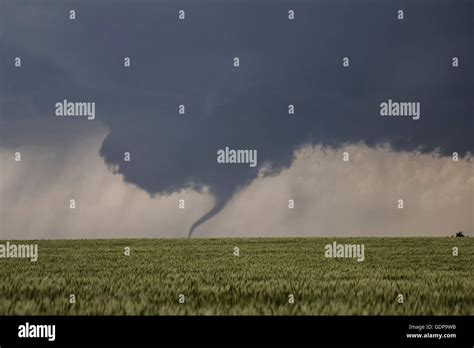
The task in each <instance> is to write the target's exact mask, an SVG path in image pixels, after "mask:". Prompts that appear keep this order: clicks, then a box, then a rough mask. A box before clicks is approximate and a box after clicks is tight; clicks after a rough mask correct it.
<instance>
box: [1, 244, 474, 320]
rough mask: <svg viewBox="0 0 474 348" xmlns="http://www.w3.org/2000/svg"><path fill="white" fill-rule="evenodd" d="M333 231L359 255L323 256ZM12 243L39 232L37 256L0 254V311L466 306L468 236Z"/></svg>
mask: <svg viewBox="0 0 474 348" xmlns="http://www.w3.org/2000/svg"><path fill="white" fill-rule="evenodd" d="M334 240H336V241H337V243H348V244H353V243H359V244H364V245H365V261H364V262H357V261H356V259H347V258H346V259H341V258H340V259H329V258H325V257H324V246H325V245H326V244H330V243H332V242H333V241H334ZM0 243H5V242H0ZM11 243H19V244H20V243H38V245H39V246H38V249H39V259H38V261H37V262H36V263H34V262H31V261H30V260H29V259H4V258H3V259H0V314H1V315H5V314H7V315H12V314H13V315H25V314H26V315H50V314H52V315H56V314H58V315H59V314H65V315H93V314H97V315H184V314H192V315H195V314H204V315H241V314H246V315H262V314H263V315H366V314H375V315H379V314H383V315H466V314H467V315H473V314H474V267H473V264H474V263H473V260H474V238H292V239H287V238H265V239H191V240H185V239H180V240H172V239H147V240H145V239H139V240H138V239H137V240H74V241H66V240H58V241H27V242H26V241H19V242H13V241H11ZM236 246H237V247H239V248H240V256H238V257H237V256H234V254H233V248H234V247H236ZM454 246H456V247H458V248H459V256H457V257H454V256H453V255H452V248H453V247H454ZM125 247H130V249H131V255H130V256H125V255H124V248H125ZM399 293H401V294H403V296H404V303H403V304H399V303H398V302H397V295H398V294H399ZM70 294H75V296H76V303H75V304H71V303H70V302H69V296H70ZM179 294H184V295H185V303H184V304H182V303H180V302H179V301H178V299H179ZM289 294H294V297H295V303H294V304H291V303H289V302H288V295H289Z"/></svg>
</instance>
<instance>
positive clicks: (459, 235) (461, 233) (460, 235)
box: [456, 231, 465, 237]
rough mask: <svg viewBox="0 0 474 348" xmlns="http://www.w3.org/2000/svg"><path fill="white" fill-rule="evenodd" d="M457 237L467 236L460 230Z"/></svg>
mask: <svg viewBox="0 0 474 348" xmlns="http://www.w3.org/2000/svg"><path fill="white" fill-rule="evenodd" d="M456 237H465V236H464V233H463V232H462V231H459V232H458V233H456Z"/></svg>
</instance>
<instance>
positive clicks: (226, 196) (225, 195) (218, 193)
mask: <svg viewBox="0 0 474 348" xmlns="http://www.w3.org/2000/svg"><path fill="white" fill-rule="evenodd" d="M213 193H214V206H213V207H212V208H211V210H209V211H208V212H207V213H205V214H204V215H203V216H201V217H200V218H199V219H197V220H196V221H195V222H194V223H193V224H192V225H191V227H190V228H189V234H188V238H191V236H192V234H193V232H194V230H195V229H196V228H197V227H199V226H200V225H202V224H203V223H204V222H206V221H207V220H209V219H211V218H212V217H214V216H215V215H216V214H218V213H219V212H220V211H221V210H222V209H223V208H224V207H225V206H226V205H227V203H228V202H229V201H230V199H231V198H232V196H233V194H234V190H230V189H220V190H214V192H213Z"/></svg>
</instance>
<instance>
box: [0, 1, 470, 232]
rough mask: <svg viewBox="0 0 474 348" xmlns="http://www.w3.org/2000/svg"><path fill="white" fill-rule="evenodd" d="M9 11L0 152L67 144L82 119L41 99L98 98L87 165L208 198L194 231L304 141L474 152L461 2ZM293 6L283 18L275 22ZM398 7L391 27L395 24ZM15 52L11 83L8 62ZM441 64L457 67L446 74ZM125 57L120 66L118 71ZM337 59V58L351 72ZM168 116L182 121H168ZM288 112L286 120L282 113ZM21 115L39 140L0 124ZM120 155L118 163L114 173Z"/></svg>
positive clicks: (153, 188)
mask: <svg viewBox="0 0 474 348" xmlns="http://www.w3.org/2000/svg"><path fill="white" fill-rule="evenodd" d="M41 6H42V9H43V12H42V13H47V14H48V16H49V17H50V18H49V20H48V21H45V22H44V23H43V21H42V19H41V16H37V15H32V14H31V12H28V11H32V7H41ZM6 7H7V10H8V11H11V16H6V18H2V19H4V20H5V22H4V23H5V24H3V25H2V28H3V29H2V30H5V32H6V35H4V38H5V40H4V42H3V44H2V68H1V69H2V70H1V73H2V76H3V77H5V80H6V82H7V83H6V84H5V86H4V88H6V91H5V93H2V110H3V111H2V115H1V116H2V118H1V122H2V127H1V129H0V136H1V138H3V140H2V143H1V145H2V146H15V145H19V144H18V143H19V142H21V143H24V142H28V141H32V140H28V139H37V138H41V137H44V138H46V139H51V138H50V136H51V134H52V133H54V134H65V137H66V138H67V137H68V136H74V135H75V134H77V133H76V131H77V128H76V127H85V126H84V124H85V123H84V122H87V121H84V120H80V121H76V120H74V121H72V122H69V121H67V122H65V121H64V120H57V119H56V118H54V114H53V109H52V107H53V105H54V102H56V101H58V100H62V99H64V98H67V99H70V100H78V101H84V100H85V101H95V102H96V104H97V111H96V112H97V119H98V120H100V121H101V122H103V123H105V124H106V125H107V126H108V128H109V130H110V133H109V135H108V136H107V138H106V139H105V140H104V143H103V145H102V147H101V149H100V155H101V156H102V157H103V158H104V160H105V161H106V163H108V164H109V165H110V166H111V168H113V170H114V171H116V172H118V173H121V174H123V176H124V178H125V180H126V181H128V182H131V183H134V184H136V185H138V186H139V187H141V188H143V189H144V190H146V191H147V192H149V193H150V194H151V195H166V194H171V193H173V192H177V191H180V190H183V189H188V188H191V189H196V190H198V191H200V190H203V189H204V188H208V189H209V191H210V192H211V193H212V194H213V195H214V197H215V200H216V203H215V207H214V208H213V209H212V210H211V211H210V212H209V213H208V214H206V215H205V216H204V217H203V218H202V219H200V220H198V221H197V222H196V224H194V225H193V228H194V227H196V226H197V225H198V224H199V223H201V222H203V221H205V220H206V219H208V218H210V217H212V216H213V215H214V214H215V213H218V212H219V211H220V210H221V209H222V207H224V206H225V204H226V203H227V202H228V201H229V199H230V198H231V197H232V196H233V195H234V193H235V192H236V191H237V190H239V189H240V188H242V187H245V186H247V185H248V184H249V183H250V182H251V181H252V180H253V179H254V178H255V177H256V176H257V175H258V171H259V167H260V168H262V166H265V167H266V168H267V170H266V175H272V174H276V173H278V172H279V171H280V170H281V169H283V168H287V167H289V166H290V165H291V163H292V161H293V156H294V151H295V150H296V149H298V148H299V147H301V146H303V145H305V144H322V145H324V146H329V147H336V148H337V147H339V146H341V145H344V144H350V143H358V142H363V143H365V144H367V145H369V146H376V145H378V144H381V143H385V142H388V143H389V144H391V147H392V148H393V149H394V150H396V151H413V150H419V151H421V152H437V153H439V154H441V155H448V154H451V153H452V152H453V151H456V152H458V153H459V154H460V155H461V156H464V155H466V154H467V153H469V152H472V150H473V148H474V137H473V136H472V133H473V112H472V107H473V105H472V99H473V98H472V96H473V76H474V71H473V69H472V65H470V64H471V63H470V62H472V61H473V56H472V50H471V51H470V49H471V46H470V45H472V43H471V42H469V40H470V39H472V38H471V37H470V34H471V33H472V22H471V18H470V12H469V11H470V10H471V9H472V4H470V3H469V2H468V1H458V2H456V4H453V3H452V2H449V1H429V2H428V1H406V2H400V1H397V2H395V1H386V2H383V3H380V2H375V1H359V2H353V1H327V2H319V1H318V2H302V3H298V4H296V3H294V2H292V1H291V2H290V1H285V2H283V1H280V2H269V1H251V2H250V1H225V2H217V1H212V2H210V1H202V2H199V3H195V2H169V3H158V2H156V3H151V2H131V1H127V2H123V1H120V2H117V1H113V2H100V3H99V2H96V3H93V2H71V3H63V2H56V1H55V2H47V3H45V4H44V5H41V4H35V5H31V4H29V5H28V6H22V5H21V3H18V5H17V3H16V2H14V1H7V5H6ZM70 8H74V9H76V11H77V19H76V21H74V22H70V21H68V20H67V19H66V18H67V11H68V10H69V9H70ZM181 8H183V9H185V10H186V20H185V21H183V22H181V21H178V20H177V10H178V9H181ZM290 8H291V9H294V10H295V12H296V19H295V20H294V21H288V20H287V11H288V9H290ZM399 8H402V9H404V11H405V17H406V18H405V20H404V21H397V19H396V10H397V9H399ZM46 9H47V11H46ZM4 13H6V12H4ZM12 18H20V19H21V18H23V20H24V21H23V22H22V21H21V20H20V21H18V22H13V21H12ZM31 18H34V20H33V21H31V20H28V19H31ZM38 41H39V42H40V44H38ZM24 51H26V52H27V53H24V57H25V59H24V66H25V68H24V69H23V68H22V69H21V71H20V72H19V71H17V70H18V69H15V68H13V67H12V64H11V62H12V59H13V57H14V56H16V55H21V54H22V53H23V52H24ZM18 52H19V53H18ZM453 56H456V57H459V58H460V67H459V68H457V69H453V68H452V67H451V58H452V57H453ZM123 57H130V58H131V61H132V67H131V68H129V69H125V68H123V61H122V60H123ZM234 57H239V58H240V64H241V66H240V67H239V68H234V67H233V66H232V63H233V61H232V60H233V58H234ZM342 57H349V58H350V68H349V69H344V68H343V67H342ZM5 62H7V64H5ZM8 64H9V65H8ZM387 99H392V100H395V101H413V102H420V103H421V118H420V119H419V120H417V121H414V120H411V119H410V118H397V117H395V118H382V117H381V116H380V115H379V105H380V103H381V102H383V101H386V100H387ZM179 104H184V105H185V106H186V115H179V116H178V105H179ZM288 104H294V105H295V111H296V114H295V115H293V116H289V115H288V113H287V107H288ZM28 108H29V109H28ZM18 110H23V111H22V112H19V111H18ZM19 114H21V116H18V115H19ZM18 117H20V118H21V119H25V118H26V119H28V118H31V120H35V122H33V121H32V123H31V124H33V125H34V124H37V123H38V120H41V121H43V120H44V124H48V125H49V126H46V127H43V128H39V129H40V134H39V133H38V128H37V127H36V126H35V127H31V126H29V125H28V124H27V123H25V122H23V123H21V125H20V126H19V127H14V126H12V125H18ZM59 123H60V124H61V125H59V126H58V124H59ZM42 124H43V123H42ZM72 124H73V126H71V125H72ZM79 125H80V126H79ZM28 127H30V128H28ZM20 133H21V134H26V135H27V136H20ZM55 141H56V140H55ZM57 141H59V140H57ZM225 146H229V147H230V148H235V149H257V150H258V161H259V166H258V167H257V168H250V167H249V166H248V165H235V166H232V165H219V164H218V163H217V161H216V152H217V150H218V149H222V148H224V147H225ZM126 151H128V152H130V153H131V156H132V161H131V162H130V163H126V162H124V161H123V153H124V152H126Z"/></svg>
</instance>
